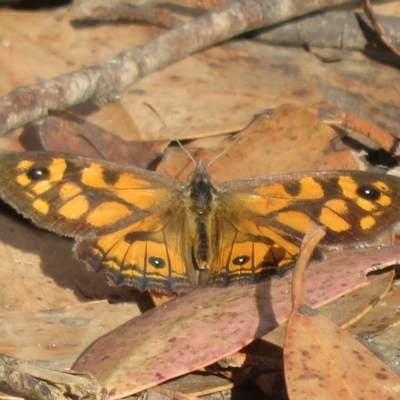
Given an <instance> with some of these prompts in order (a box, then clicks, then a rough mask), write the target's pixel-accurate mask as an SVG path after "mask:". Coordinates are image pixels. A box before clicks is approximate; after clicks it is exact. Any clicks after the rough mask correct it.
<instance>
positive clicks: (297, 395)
mask: <svg viewBox="0 0 400 400" xmlns="http://www.w3.org/2000/svg"><path fill="white" fill-rule="evenodd" d="M322 236H323V231H322V229H317V230H316V231H314V232H313V233H311V236H310V234H307V235H306V237H305V238H304V241H303V243H305V245H304V246H303V251H302V252H301V254H300V256H299V258H298V261H297V263H296V267H295V271H294V274H293V280H292V301H293V310H292V313H291V315H290V318H289V321H288V327H287V330H286V337H285V343H284V368H285V380H286V386H287V393H288V396H289V398H290V399H291V400H301V399H304V400H306V399H319V400H330V399H332V400H337V399H341V400H342V399H343V400H344V399H349V400H350V399H353V400H356V399H363V400H376V399H396V398H399V396H400V378H399V377H398V376H397V375H396V374H395V373H394V372H392V371H391V370H390V369H389V368H388V367H386V365H385V364H384V363H382V362H381V361H380V360H379V359H378V358H376V357H375V356H374V355H373V354H372V353H370V352H369V351H368V350H367V349H366V348H365V347H364V346H362V345H361V343H359V342H358V341H357V340H355V339H354V338H353V337H352V336H350V335H349V334H348V333H347V332H345V331H343V330H341V329H340V328H339V327H337V326H336V325H335V324H333V323H332V322H330V321H329V320H328V319H326V318H324V317H321V316H320V315H319V314H318V313H317V312H316V311H315V310H313V309H312V308H310V307H309V306H307V305H306V304H305V297H304V289H303V281H304V271H305V269H306V266H307V263H308V261H309V259H310V257H311V254H312V250H313V249H314V248H315V246H316V245H317V244H318V241H319V240H321V238H322Z"/></svg>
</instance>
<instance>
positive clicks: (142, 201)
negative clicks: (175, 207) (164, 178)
mask: <svg viewBox="0 0 400 400" xmlns="http://www.w3.org/2000/svg"><path fill="white" fill-rule="evenodd" d="M114 194H115V195H116V196H118V197H119V198H120V199H122V200H124V201H126V202H127V203H130V204H132V205H134V206H135V207H138V208H141V209H147V208H150V207H152V206H153V205H154V204H157V203H158V204H159V203H160V199H162V201H163V202H167V201H169V196H168V195H169V192H165V191H162V190H160V189H143V190H141V189H132V190H130V189H127V190H115V191H114ZM177 201H179V200H178V199H177Z"/></svg>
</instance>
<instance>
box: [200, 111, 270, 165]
mask: <svg viewBox="0 0 400 400" xmlns="http://www.w3.org/2000/svg"><path fill="white" fill-rule="evenodd" d="M262 117H263V116H258V117H257V118H255V119H253V121H251V122H250V123H249V124H248V125H247V126H246V127H245V128H244V129H242V130H241V131H240V132H239V133H237V136H236V137H235V139H234V140H233V141H232V142H231V143H229V145H228V146H227V147H226V148H225V149H224V150H222V151H221V152H220V153H218V154H217V155H216V156H215V157H214V158H213V159H212V160H211V161H210V162H209V163H208V164H207V166H206V168H208V167H209V166H210V165H211V164H212V163H213V162H214V161H216V160H218V158H220V157H221V156H222V155H224V154H225V153H228V151H229V149H230V148H231V147H232V146H233V145H234V144H235V143H236V142H238V141H239V140H240V139H241V138H242V137H243V135H244V134H245V133H246V132H248V131H249V130H250V128H252V126H253V125H255V124H256V123H257V122H258V121H259V120H260V118H262Z"/></svg>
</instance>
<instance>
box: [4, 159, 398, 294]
mask: <svg viewBox="0 0 400 400" xmlns="http://www.w3.org/2000/svg"><path fill="white" fill-rule="evenodd" d="M0 195H1V197H2V198H3V199H4V200H5V201H6V202H7V203H9V204H11V205H12V206H13V207H15V209H16V210H17V211H19V212H20V213H21V214H23V215H24V216H26V217H28V218H30V219H31V220H32V221H33V222H34V223H35V224H36V225H38V226H39V227H42V228H45V229H48V230H50V231H53V232H56V233H58V234H60V235H65V236H71V237H74V238H75V239H76V246H75V251H76V254H77V256H78V258H80V259H82V260H84V261H86V262H87V263H88V264H90V265H91V266H92V267H93V268H94V269H95V270H96V271H99V270H105V271H106V272H107V273H108V274H109V275H110V276H111V278H112V280H113V281H114V283H115V284H117V285H131V286H134V287H136V288H138V289H141V290H146V289H153V290H156V291H161V292H178V293H179V292H185V291H188V290H190V289H192V288H194V287H196V286H199V285H200V286H201V285H228V284H230V283H234V282H256V281H258V280H260V279H261V278H263V277H264V276H265V275H270V274H271V271H275V270H276V267H282V266H286V265H290V264H291V263H292V262H293V261H294V260H295V258H296V255H297V254H298V252H299V247H300V242H301V239H302V238H303V236H304V234H305V233H306V232H307V231H308V229H309V228H310V226H311V225H312V224H313V223H316V224H320V225H324V226H325V227H326V228H327V233H326V236H325V238H324V240H323V242H322V247H327V248H332V247H336V248H339V247H344V246H349V245H357V246H363V245H371V244H372V243H374V242H379V240H380V239H381V238H383V237H386V236H387V234H388V233H390V229H391V228H394V226H395V225H396V224H397V221H399V220H400V179H399V178H396V177H392V176H388V175H385V174H380V173H370V172H359V171H327V172H315V173H299V174H290V175H281V176H273V177H267V178H256V179H247V180H236V181H230V182H226V183H224V184H222V185H221V186H219V187H217V186H216V185H214V183H213V180H212V177H211V176H210V174H209V173H208V172H207V170H206V168H204V167H203V166H202V165H201V164H198V165H197V167H196V168H195V170H194V172H193V173H192V174H191V175H190V177H189V179H188V182H187V183H186V184H183V183H182V182H180V181H178V180H176V179H174V178H172V177H170V176H167V175H163V174H160V173H155V172H150V171H146V170H142V169H139V168H135V167H127V166H123V165H118V164H116V163H110V162H106V161H99V160H94V159H90V158H85V157H80V156H74V155H70V154H61V153H47V152H42V153H41V152H37V153H14V154H6V155H2V156H0Z"/></svg>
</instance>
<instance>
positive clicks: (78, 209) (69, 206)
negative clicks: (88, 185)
mask: <svg viewBox="0 0 400 400" xmlns="http://www.w3.org/2000/svg"><path fill="white" fill-rule="evenodd" d="M88 210H89V201H88V199H87V198H86V197H85V196H82V195H81V196H76V197H74V198H73V199H71V200H70V201H68V203H66V204H64V205H63V206H62V207H61V208H60V209H59V210H58V213H59V214H60V215H62V216H63V217H65V218H71V219H78V218H80V217H82V215H84V214H85V213H86V212H87V211H88Z"/></svg>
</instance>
